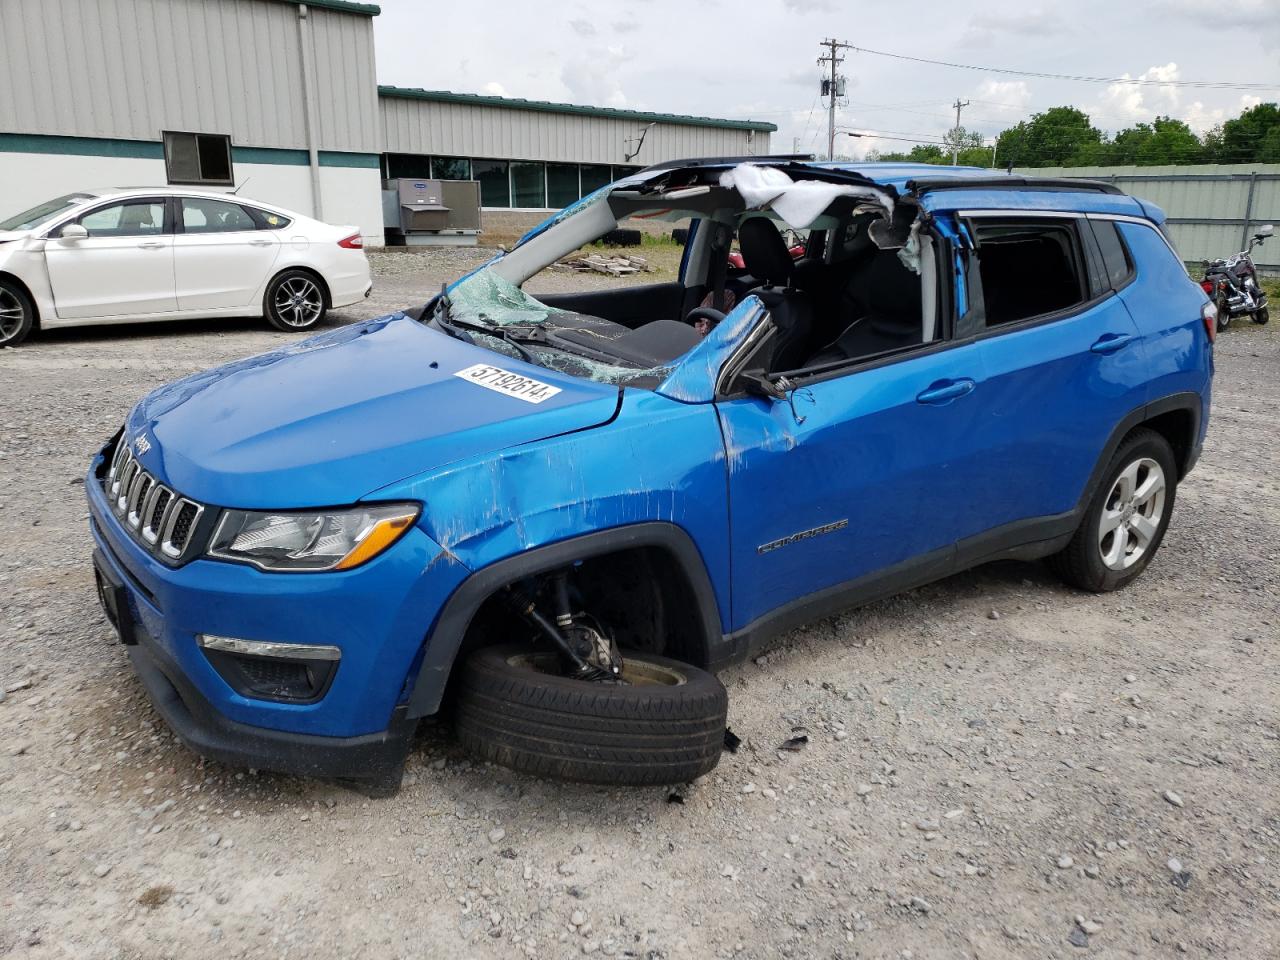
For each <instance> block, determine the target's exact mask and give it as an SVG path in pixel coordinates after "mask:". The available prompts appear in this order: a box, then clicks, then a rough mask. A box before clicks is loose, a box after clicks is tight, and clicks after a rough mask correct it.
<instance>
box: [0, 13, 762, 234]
mask: <svg viewBox="0 0 1280 960" xmlns="http://www.w3.org/2000/svg"><path fill="white" fill-rule="evenodd" d="M379 12H380V11H379V8H378V7H377V6H375V5H373V4H368V3H358V2H353V0H306V2H303V0H0V216H3V215H8V214H12V213H16V212H18V211H19V210H22V209H25V208H27V207H30V206H32V205H34V204H36V203H39V202H41V201H43V200H46V199H49V198H51V197H55V196H58V195H61V194H64V193H68V192H71V191H74V190H83V189H91V188H93V187H102V186H142V185H148V186H149V185H158V184H165V183H170V184H197V185H202V186H210V187H216V188H227V189H231V188H233V187H234V188H238V189H240V191H241V193H242V195H243V196H246V197H252V198H256V199H259V200H262V201H265V202H268V203H276V204H279V205H280V206H283V207H287V208H290V209H293V210H297V211H299V212H301V213H306V214H311V215H314V216H318V217H320V218H322V219H325V220H328V221H330V222H333V223H351V224H355V225H357V226H358V227H360V229H361V231H362V232H363V233H364V235H365V237H366V239H367V241H368V242H370V243H375V244H376V243H381V242H382V239H383V213H382V198H381V192H380V188H381V180H382V178H383V176H384V175H386V176H392V177H397V176H407V177H413V178H425V177H433V178H436V179H469V178H474V179H477V180H479V181H480V184H481V188H480V189H481V196H482V203H483V204H484V205H485V206H486V207H489V208H499V209H533V210H540V209H547V208H549V207H550V208H555V207H559V206H563V205H564V204H566V203H568V202H571V201H572V200H575V199H577V198H578V196H580V195H581V194H583V193H586V192H590V190H592V189H594V188H595V187H597V186H599V185H601V184H603V183H605V182H608V181H609V180H610V179H614V178H616V177H617V176H619V175H620V174H622V173H624V172H626V171H627V170H629V169H634V168H635V167H637V166H640V165H645V164H651V163H657V162H660V161H662V160H669V159H675V158H677V157H686V156H698V155H716V154H718V155H736V154H762V153H768V151H769V134H770V133H771V132H773V131H774V130H775V129H776V127H774V125H773V124H770V123H761V122H755V121H749V120H716V119H710V118H706V117H688V116H678V115H674V114H663V113H643V112H639V111H631V110H615V109H608V108H600V107H584V106H575V105H569V104H554V103H545V102H541V101H526V100H517V99H504V98H499V97H488V96H476V95H470V94H458V93H448V92H438V91H424V90H412V89H401V88H396V87H378V86H377V80H376V70H375V57H374V38H373V27H372V18H373V17H375V16H377V15H378V13H379ZM629 154H634V156H631V157H630V158H629V156H628V155H629Z"/></svg>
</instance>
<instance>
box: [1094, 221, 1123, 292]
mask: <svg viewBox="0 0 1280 960" xmlns="http://www.w3.org/2000/svg"><path fill="white" fill-rule="evenodd" d="M1089 226H1091V227H1092V228H1093V235H1094V237H1095V238H1096V239H1097V241H1098V248H1099V249H1100V250H1101V251H1102V263H1103V267H1104V269H1105V270H1106V271H1107V279H1108V280H1110V281H1111V288H1112V289H1113V290H1119V289H1120V288H1121V287H1123V286H1124V285H1125V284H1126V283H1128V282H1129V278H1130V277H1132V276H1133V260H1132V259H1131V258H1130V257H1129V251H1128V250H1127V249H1126V248H1125V245H1124V240H1123V239H1122V238H1121V236H1120V231H1119V230H1118V229H1116V225H1115V221H1113V220H1090V221H1089Z"/></svg>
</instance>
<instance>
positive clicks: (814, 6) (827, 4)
mask: <svg viewBox="0 0 1280 960" xmlns="http://www.w3.org/2000/svg"><path fill="white" fill-rule="evenodd" d="M782 5H783V6H784V7H786V8H787V9H788V10H790V11H791V12H792V13H800V14H805V13H830V12H831V11H832V10H834V9H835V3H834V2H832V0H782Z"/></svg>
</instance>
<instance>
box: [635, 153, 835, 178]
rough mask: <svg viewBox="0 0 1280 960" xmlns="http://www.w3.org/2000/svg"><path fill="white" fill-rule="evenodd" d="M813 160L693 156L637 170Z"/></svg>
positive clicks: (801, 157) (783, 155) (803, 156)
mask: <svg viewBox="0 0 1280 960" xmlns="http://www.w3.org/2000/svg"><path fill="white" fill-rule="evenodd" d="M812 160H813V154H812V153H770V154H757V155H756V156H752V157H691V158H690V159H688V160H666V161H663V162H662V163H655V164H653V166H650V167H645V168H644V169H643V170H638V171H636V172H637V173H645V172H648V171H650V170H674V169H676V168H677V167H722V166H728V165H729V164H738V163H809V162H812Z"/></svg>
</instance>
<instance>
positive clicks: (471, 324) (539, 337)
mask: <svg viewBox="0 0 1280 960" xmlns="http://www.w3.org/2000/svg"><path fill="white" fill-rule="evenodd" d="M444 308H445V305H444V304H443V303H441V304H439V305H438V306H437V308H436V318H437V319H438V320H443V321H444V324H442V325H447V324H448V323H454V324H457V325H459V326H461V328H462V329H464V330H465V332H466V333H467V334H468V335H473V336H474V337H475V338H476V341H477V342H478V343H480V344H481V345H483V346H485V347H487V348H489V349H491V350H493V351H495V352H497V353H502V354H505V355H507V356H511V357H520V356H522V354H523V353H524V352H525V351H527V352H528V353H529V354H532V357H531V358H528V357H526V358H525V359H531V360H532V362H534V363H537V364H539V365H540V366H544V367H550V368H551V369H553V370H559V371H561V372H563V373H567V374H570V375H571V376H575V377H583V378H585V379H588V380H595V381H597V382H599V383H614V384H619V385H633V386H650V385H653V384H656V383H657V382H659V381H661V380H662V379H664V378H665V377H666V376H667V374H668V373H670V372H671V369H672V367H673V366H674V365H673V364H658V365H654V364H646V363H644V362H642V361H637V360H634V359H629V358H627V357H625V356H622V355H619V354H618V353H617V352H616V351H615V350H613V349H611V347H612V346H613V342H614V341H617V340H620V339H622V338H623V337H625V336H626V335H628V334H630V333H632V331H631V330H630V329H628V328H627V327H624V326H622V325H621V324H618V323H613V322H612V321H609V320H603V319H601V318H598V317H590V316H587V315H584V314H580V313H575V312H573V311H571V310H560V309H556V308H554V307H548V306H546V305H545V304H543V303H540V302H539V301H537V300H535V299H534V298H533V297H531V296H529V294H527V293H525V292H524V291H523V290H521V289H520V288H519V287H518V286H516V285H515V284H514V283H511V282H510V281H508V280H506V279H504V278H503V277H501V276H500V275H498V274H497V273H496V272H495V271H493V270H490V269H483V270H480V271H477V272H476V273H473V274H472V275H471V276H469V277H466V278H465V279H463V280H460V281H459V282H458V283H457V284H455V285H454V287H453V288H452V289H451V290H450V291H449V294H448V312H447V316H446V315H445V314H444ZM485 327H488V328H493V329H494V333H493V334H492V335H489V334H486V333H484V332H482V331H481V330H478V329H477V328H485ZM504 336H505V337H509V338H510V339H511V340H514V341H516V343H518V344H519V346H517V345H515V344H513V343H512V342H509V341H508V340H507V339H504ZM692 345H693V344H690V346H692ZM521 347H522V348H523V350H521Z"/></svg>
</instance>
